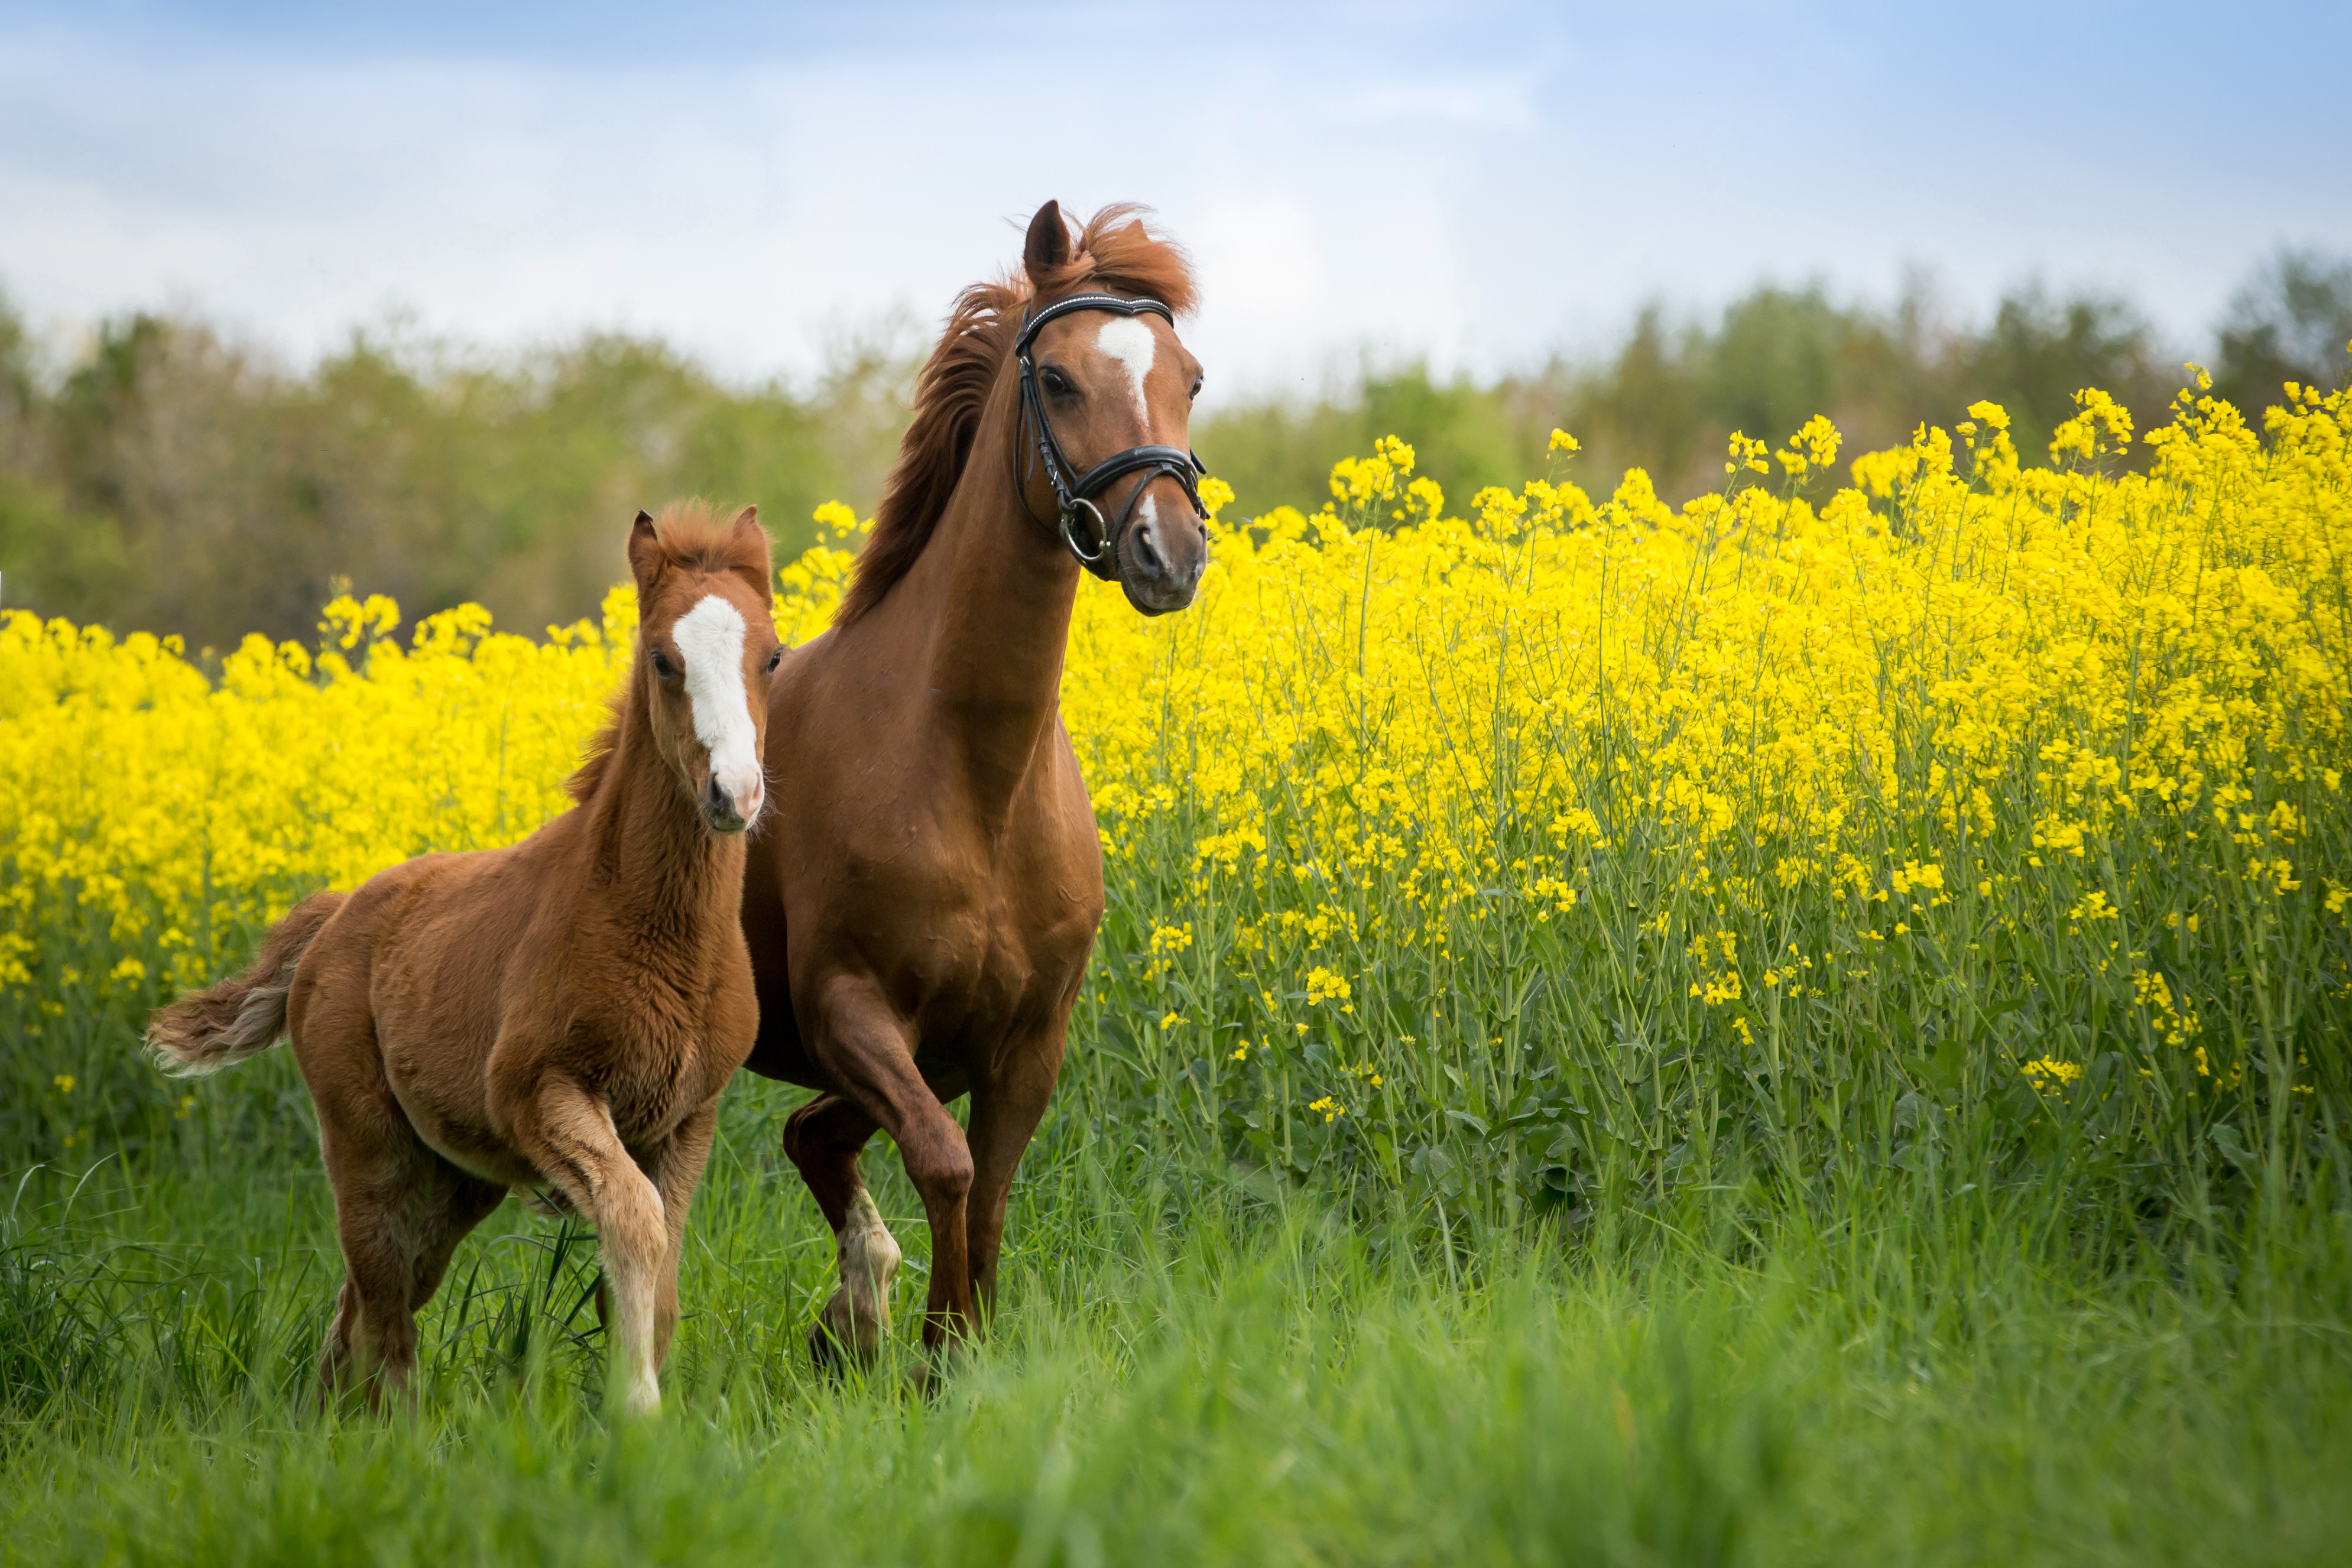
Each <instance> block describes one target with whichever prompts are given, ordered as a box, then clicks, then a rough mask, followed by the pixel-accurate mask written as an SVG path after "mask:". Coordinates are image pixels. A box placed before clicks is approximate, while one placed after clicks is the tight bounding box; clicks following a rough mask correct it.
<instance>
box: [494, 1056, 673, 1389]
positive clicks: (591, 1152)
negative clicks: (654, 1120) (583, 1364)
mask: <svg viewBox="0 0 2352 1568" xmlns="http://www.w3.org/2000/svg"><path fill="white" fill-rule="evenodd" d="M512 1125H513V1137H514V1141H515V1144H516V1146H517V1147H519V1148H520V1149H521V1150H522V1152H523V1153H524V1154H525V1155H527V1156H529V1158H530V1162H531V1163H532V1164H533V1165H535V1166H538V1167H539V1169H540V1170H541V1172H542V1173H544V1174H545V1175H546V1176H547V1177H548V1178H549V1179H550V1180H551V1181H553V1182H554V1183H555V1184H556V1185H557V1186H560V1187H562V1189H563V1191H564V1195H565V1196H566V1197H569V1198H571V1200H572V1207H574V1208H576V1209H578V1210H579V1211H580V1212H581V1213H582V1214H583V1215H585V1216H587V1218H588V1219H589V1221H590V1222H591V1223H592V1224H593V1225H594V1226H595V1227H596V1246H597V1250H598V1251H599V1253H600V1254H601V1255H602V1257H603V1260H604V1278H605V1281H607V1282H608V1284H609V1285H610V1286H611V1291H610V1300H611V1312H610V1313H609V1314H608V1316H607V1319H606V1329H607V1332H608V1333H610V1334H611V1336H612V1339H611V1359H610V1361H609V1362H608V1364H607V1373H606V1381H605V1393H604V1400H605V1406H606V1408H608V1409H612V1410H617V1411H619V1412H620V1413H621V1414H623V1415H626V1416H651V1415H654V1414H656V1412H658V1411H659V1410H660V1409H661V1384H660V1380H659V1379H658V1377H657V1376H656V1366H657V1365H658V1364H659V1359H660V1357H659V1345H660V1341H661V1340H662V1338H663V1337H665V1336H663V1335H662V1334H661V1333H660V1332H659V1331H658V1330H657V1328H656V1306H657V1302H658V1301H659V1299H660V1295H661V1281H662V1278H663V1272H664V1267H665V1260H666V1259H667V1257H668V1256H669V1254H670V1234H671V1232H670V1227H669V1225H668V1223H667V1218H666V1216H665V1215H664V1213H663V1209H664V1207H665V1206H664V1204H663V1202H662V1195H661V1192H660V1190H659V1189H658V1188H656V1186H654V1184H653V1182H652V1181H651V1180H650V1179H649V1178H648V1177H647V1176H646V1173H645V1172H644V1171H643V1170H640V1169H639V1168H638V1166H637V1162H636V1161H635V1159H634V1158H632V1157H631V1156H630V1154H629V1151H628V1150H627V1149H626V1148H625V1147H623V1146H622V1144H621V1135H620V1134H619V1133H617V1132H615V1131H614V1128H613V1113H612V1112H611V1111H610V1110H609V1109H608V1108H607V1107H606V1106H605V1103H604V1101H603V1100H602V1099H600V1098H598V1097H597V1096H595V1095H593V1094H591V1093H589V1092H588V1091H587V1090H585V1089H583V1088H582V1087H581V1086H580V1085H579V1084H577V1083H575V1082H572V1080H571V1079H569V1078H565V1077H562V1076H560V1075H558V1074H553V1073H551V1074H549V1075H548V1076H546V1077H544V1078H542V1079H541V1080H540V1082H539V1083H538V1085H537V1086H536V1087H535V1088H534V1089H533V1090H532V1091H531V1092H530V1096H529V1098H528V1099H526V1100H525V1101H524V1102H523V1103H522V1104H520V1106H518V1107H517V1108H516V1111H515V1113H514V1118H513V1124H512ZM701 1152H702V1154H703V1155H704V1156H705V1157H706V1158H707V1157H708V1156H709V1152H710V1145H709V1139H708V1136H707V1135H706V1137H705V1139H704V1141H703V1143H702V1145H701ZM701 1174H702V1167H701V1165H700V1163H699V1162H697V1163H696V1165H695V1167H694V1175H695V1176H700V1175H701ZM691 1190H692V1188H691V1184H690V1183H689V1184H688V1191H689V1192H690V1191H691ZM680 1218H681V1220H682V1219H683V1218H684V1215H683V1206H681V1214H680ZM671 1266H672V1267H674V1265H671ZM674 1300H675V1292H674V1291H673V1301H674ZM673 1310H674V1308H673Z"/></svg>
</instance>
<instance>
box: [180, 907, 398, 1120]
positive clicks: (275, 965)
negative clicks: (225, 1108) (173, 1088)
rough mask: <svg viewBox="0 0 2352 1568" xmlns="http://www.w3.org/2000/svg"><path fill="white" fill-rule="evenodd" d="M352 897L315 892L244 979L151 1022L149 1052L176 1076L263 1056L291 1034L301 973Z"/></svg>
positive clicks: (275, 929)
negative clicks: (291, 1004) (289, 1000)
mask: <svg viewBox="0 0 2352 1568" xmlns="http://www.w3.org/2000/svg"><path fill="white" fill-rule="evenodd" d="M349 897H351V894H348V893H314V894H311V895H310V897H308V898H306V899H304V900H303V901H302V902H301V903H299V904H296V905H295V906H294V907H293V908H292V909H290V910H289V911H287V914H286V918H285V919H283V920H280V921H279V922H278V924H277V925H273V926H271V927H270V928H269V933H268V936H264V937H262V939H261V953H260V956H257V958H255V959H254V961H253V967H252V968H251V969H250V970H248V971H247V974H246V976H245V977H244V978H243V979H241V980H215V981H214V982H213V983H212V984H211V985H209V986H206V987H205V988H204V989H203V990H201V991H190V992H189V993H188V994H187V995H186V996H184V997H182V998H180V999H179V1000H178V1001H176V1002H173V1004H172V1005H171V1006H169V1007H165V1008H157V1009H155V1012H154V1014H153V1016H152V1017H151V1018H149V1019H148V1020H147V1049H148V1051H151V1052H152V1053H153V1055H154V1058H155V1061H156V1062H157V1064H158V1065H160V1066H161V1067H162V1068H163V1071H166V1072H169V1073H172V1074H173V1075H174V1076H176V1077H183V1078H184V1077H191V1076H194V1074H197V1073H202V1072H218V1071H220V1070H221V1069H222V1068H224V1067H234V1066H236V1064H237V1063H238V1062H240V1061H244V1060H245V1059H246V1058H247V1057H248V1056H258V1055H259V1054H261V1052H263V1051H267V1050H268V1049H269V1048H270V1047H271V1046H273V1045H276V1044H277V1043H278V1040H281V1039H283V1038H285V1034H286V993H287V992H289V991H290V990H292V989H293V988H294V970H295V967H297V966H298V965H299V964H300V963H301V962H302V954H303V951H304V950H305V949H306V948H308V947H309V946H310V941H311V938H313V937H315V936H318V935H319V930H320V927H321V926H323V925H326V924H327V922H328V920H330V919H331V918H332V917H333V915H334V913H335V911H336V910H338V909H341V907H342V906H343V901H344V900H345V899H347V898H349Z"/></svg>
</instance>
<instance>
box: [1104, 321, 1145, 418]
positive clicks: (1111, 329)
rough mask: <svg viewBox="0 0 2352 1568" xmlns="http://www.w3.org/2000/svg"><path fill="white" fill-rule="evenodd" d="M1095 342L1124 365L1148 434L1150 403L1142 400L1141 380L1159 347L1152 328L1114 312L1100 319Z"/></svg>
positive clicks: (1137, 412) (1139, 416) (1138, 411)
mask: <svg viewBox="0 0 2352 1568" xmlns="http://www.w3.org/2000/svg"><path fill="white" fill-rule="evenodd" d="M1095 346H1096V347H1097V348H1099V349H1100V350H1102V351H1103V352H1104V353H1106V354H1108V355H1109V356H1110V357H1111V358H1112V359H1114V360H1117V361H1118V362H1119V363H1120V364H1121V365H1122V366H1124V367H1125V368H1126V370H1127V379H1128V382H1129V384H1130V385H1131V386H1132V387H1133V388H1134V390H1135V413H1136V417H1137V418H1139V419H1140V420H1142V421H1143V429H1144V434H1147V435H1149V434H1150V432H1151V405H1150V403H1148V402H1145V401H1144V397H1143V383H1144V382H1145V380H1146V379H1147V378H1149V377H1150V374H1151V357H1152V355H1153V354H1154V353H1155V352H1157V351H1158V349H1159V344H1158V343H1157V342H1156V341H1155V340H1153V338H1152V336H1151V329H1150V328H1149V327H1147V326H1145V325H1144V324H1143V323H1142V322H1141V321H1139V320H1138V319H1136V318H1134V317H1132V316H1114V317H1112V318H1111V319H1109V320H1108V321H1106V322H1104V323H1103V327H1102V330H1101V331H1100V332H1099V333H1097V335H1096V337H1095Z"/></svg>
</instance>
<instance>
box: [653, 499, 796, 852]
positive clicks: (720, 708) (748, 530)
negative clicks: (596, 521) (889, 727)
mask: <svg viewBox="0 0 2352 1568" xmlns="http://www.w3.org/2000/svg"><path fill="white" fill-rule="evenodd" d="M629 570H631V571H632V572H633V573H635V576H636V580H637V659H636V667H635V670H634V671H633V672H632V674H631V676H630V680H631V686H632V692H633V695H634V696H635V700H636V701H637V702H638V703H640V704H641V705H643V711H644V713H645V715H646V719H647V720H648V722H649V723H650V725H651V727H652V730H653V737H654V746H655V747H656V750H658V751H659V752H660V754H661V758H662V760H663V761H664V762H666V763H667V764H668V765H669V770H670V772H671V773H673V774H674V775H676V776H677V781H678V786H679V788H681V789H684V790H685V791H686V793H687V798H688V799H689V800H692V801H693V802H694V803H695V805H696V806H697V807H698V808H699V810H701V812H702V820H703V821H705V822H706V823H708V824H709V827H710V831H712V832H715V833H740V832H741V831H743V830H744V829H746V828H748V827H750V826H751V824H752V823H753V822H754V821H758V819H759V815H760V808H761V805H762V804H763V803H765V801H766V800H767V794H768V789H767V780H766V778H765V775H764V772H763V770H762V768H761V743H762V742H763V740H764V739H765V731H766V728H767V722H768V681H769V677H771V676H772V675H773V674H775V670H776V664H777V663H778V661H780V660H781V659H782V657H783V644H782V643H780V642H778V641H777V638H776V625H775V620H774V617H773V615H772V613H771V606H770V599H769V592H770V590H769V587H768V583H769V572H768V536H767V535H766V534H765V533H762V532H761V529H760V524H759V520H758V516H757V513H756V511H755V510H754V508H752V507H744V508H743V509H742V511H740V513H738V514H736V517H735V521H734V522H733V523H732V524H719V523H718V522H717V521H716V520H715V519H714V518H713V517H712V516H711V514H710V511H709V508H708V507H704V506H702V505H701V504H700V503H698V502H688V503H683V504H679V505H673V506H670V507H665V508H664V509H663V512H662V516H661V521H660V522H658V523H656V521H655V520H654V519H653V518H651V517H647V516H646V514H645V513H643V512H639V513H638V514H637V521H636V526H635V528H632V529H630V531H629Z"/></svg>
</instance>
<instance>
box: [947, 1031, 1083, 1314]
mask: <svg viewBox="0 0 2352 1568" xmlns="http://www.w3.org/2000/svg"><path fill="white" fill-rule="evenodd" d="M1069 1021H1070V1015H1069V1009H1067V1008H1064V1009H1062V1010H1061V1012H1060V1014H1059V1015H1058V1016H1057V1017H1056V1018H1055V1019H1054V1021H1053V1023H1052V1024H1051V1025H1050V1026H1049V1027H1048V1028H1047V1029H1046V1030H1045V1031H1044V1032H1043V1033H1041V1034H1039V1035H1037V1036H1036V1037H1035V1038H1034V1039H1031V1040H1021V1041H1018V1042H1016V1043H1015V1044H1014V1045H1013V1049H1012V1050H1011V1051H1007V1052H1006V1053H1005V1057H1004V1060H1003V1062H1002V1064H1001V1065H1000V1066H999V1068H998V1070H997V1072H996V1074H995V1076H994V1077H993V1078H992V1079H990V1080H989V1081H987V1082H975V1083H974V1084H973V1085H972V1088H971V1163H972V1184H971V1219H970V1233H969V1238H968V1241H967V1248H968V1250H969V1253H970V1256H971V1278H972V1285H973V1289H974V1291H976V1293H977V1294H978V1296H979V1300H980V1310H981V1312H982V1314H983V1316H986V1317H992V1316H994V1315H995V1312H996V1260H997V1255H998V1253H999V1252H1000V1251H1001V1250H1002V1249H1003V1242H1004V1205H1005V1200H1006V1198H1007V1197H1009V1196H1010V1195H1011V1193H1012V1191H1013V1173H1014V1172H1015V1171H1016V1170H1018V1169H1019V1168H1020V1166H1021V1156H1022V1155H1023V1154H1024V1153H1026V1152H1027V1150H1028V1147H1029V1140H1030V1139H1031V1138H1032V1137H1033V1136H1034V1135H1035V1134H1036V1131H1037V1124H1038V1122H1039V1120H1041V1119H1042V1118H1043V1117H1044V1116H1045V1105H1046V1103H1047V1102H1048V1101H1050V1100H1052V1099H1053V1097H1054V1084H1055V1081H1056V1080H1057V1079H1059V1078H1060V1076H1061V1072H1062V1042H1063V1039H1064V1036H1065V1034H1066V1031H1067V1030H1068V1027H1069Z"/></svg>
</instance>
